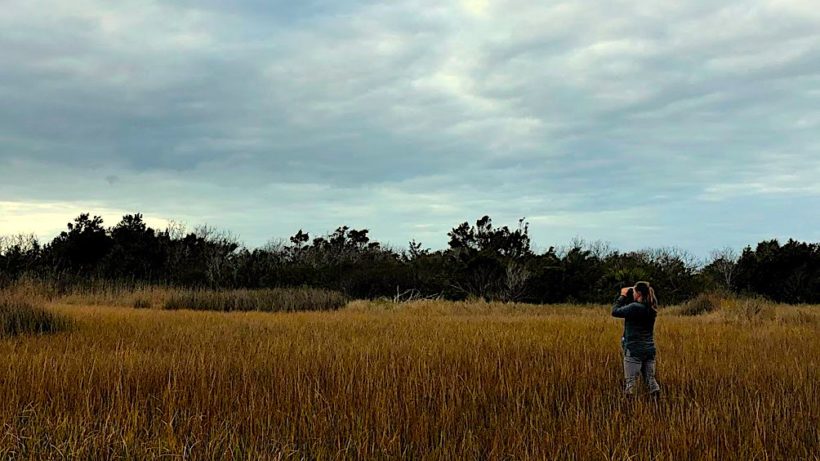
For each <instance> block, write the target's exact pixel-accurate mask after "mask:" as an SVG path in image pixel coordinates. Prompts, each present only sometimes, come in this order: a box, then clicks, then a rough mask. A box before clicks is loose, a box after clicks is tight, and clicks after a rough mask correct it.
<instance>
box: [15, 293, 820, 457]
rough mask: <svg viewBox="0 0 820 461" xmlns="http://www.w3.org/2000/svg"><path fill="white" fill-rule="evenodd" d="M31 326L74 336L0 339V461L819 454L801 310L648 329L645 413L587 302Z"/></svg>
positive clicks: (606, 322)
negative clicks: (654, 372)
mask: <svg viewBox="0 0 820 461" xmlns="http://www.w3.org/2000/svg"><path fill="white" fill-rule="evenodd" d="M744 309H745V308H744ZM749 309H751V310H752V311H754V309H752V308H749ZM49 310H52V311H54V312H59V313H63V314H65V315H68V316H70V317H71V318H73V319H74V321H75V322H76V324H77V328H74V329H72V330H71V331H69V332H68V333H66V334H60V335H54V336H32V337H26V338H25V339H22V340H11V339H5V340H0V369H2V370H3V373H2V375H0V395H2V396H3V398H2V399H0V426H2V428H3V431H2V434H0V459H27V460H41V459H42V460H47V459H157V458H165V457H167V458H171V459H192V460H199V459H434V460H435V459H442V460H445V459H446V460H452V459H489V460H494V459H658V460H672V459H817V454H818V453H820V432H819V431H818V427H820V388H818V386H817V382H819V381H820V363H818V361H820V359H818V357H820V336H819V335H818V334H817V333H818V329H817V326H818V324H817V322H816V320H808V319H810V318H811V319H817V318H818V315H819V312H818V311H819V309H818V308H817V307H808V306H804V307H801V308H799V310H796V311H792V310H789V311H786V310H784V308H783V307H782V306H772V310H773V312H774V313H775V317H774V318H773V319H767V318H761V319H760V320H759V321H757V322H755V323H745V322H738V321H735V320H733V319H730V318H724V317H722V316H720V315H718V314H717V313H713V314H710V315H702V316H694V317H684V316H676V315H668V314H663V315H662V316H661V317H659V319H658V323H657V342H658V349H659V356H658V377H659V379H660V382H661V385H662V387H663V393H664V395H663V398H662V399H661V400H660V401H659V402H653V401H651V400H650V399H648V398H647V396H645V395H641V396H640V397H639V398H638V399H636V400H635V401H632V402H630V401H626V400H624V399H623V397H622V395H621V384H622V375H621V373H622V372H621V356H620V352H619V347H618V338H619V337H620V334H621V329H622V325H621V322H619V321H617V320H615V319H612V318H611V317H609V314H608V309H607V308H606V307H604V306H588V307H585V308H575V309H573V308H572V307H570V306H528V305H516V304H499V303H447V302H433V301H418V302H411V303H403V304H397V305H386V304H384V303H368V302H354V303H351V304H350V305H349V306H348V307H346V308H343V309H340V310H334V311H326V312H294V313H281V312H273V313H264V312H241V313H222V312H195V311H190V310H179V311H166V310H161V309H141V310H134V309H111V308H108V307H103V306H83V305H77V304H70V305H67V304H64V303H63V304H57V305H53V306H49ZM781 312H788V313H789V314H788V315H787V314H782V313H781ZM794 312H799V313H800V314H799V316H798V315H792V314H793V313H794ZM787 318H788V319H792V320H788V321H781V320H784V319H787ZM795 319H798V320H799V321H798V320H795Z"/></svg>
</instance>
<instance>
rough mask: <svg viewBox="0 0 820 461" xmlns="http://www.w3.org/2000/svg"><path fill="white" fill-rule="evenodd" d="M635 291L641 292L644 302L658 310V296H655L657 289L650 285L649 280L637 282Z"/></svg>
mask: <svg viewBox="0 0 820 461" xmlns="http://www.w3.org/2000/svg"><path fill="white" fill-rule="evenodd" d="M635 291H637V292H638V293H640V294H641V298H642V301H643V303H644V304H646V305H647V306H649V307H651V308H652V309H653V310H656V311H657V310H658V298H657V297H656V296H655V289H654V288H652V286H650V285H649V282H638V283H636V284H635Z"/></svg>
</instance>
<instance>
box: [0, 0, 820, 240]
mask: <svg viewBox="0 0 820 461" xmlns="http://www.w3.org/2000/svg"><path fill="white" fill-rule="evenodd" d="M43 11H48V12H49V14H43ZM0 59H2V62H3V63H4V65H3V67H2V68H0V97H2V98H3V101H4V104H3V106H2V107H0V200H2V201H4V203H7V204H8V203H12V202H13V203H15V204H17V205H15V206H18V207H19V206H23V207H31V208H32V210H37V209H42V207H46V208H48V207H49V206H52V204H53V206H54V207H55V208H53V209H54V210H68V209H69V208H71V207H75V208H77V207H80V208H81V207H82V206H91V205H93V206H95V207H98V208H99V209H104V210H129V209H130V210H140V211H144V212H145V213H146V214H149V215H151V216H157V217H163V219H181V220H185V221H188V222H192V223H197V222H209V223H212V224H216V225H221V226H225V227H227V228H229V229H231V230H234V231H236V232H238V233H239V234H240V235H241V236H243V237H244V238H246V240H248V242H249V243H250V244H254V245H255V244H261V243H262V242H264V241H265V240H266V239H268V238H270V237H275V236H280V237H281V236H285V235H288V233H290V232H291V231H294V230H296V229H298V228H299V227H305V228H309V229H311V230H313V231H314V232H316V231H319V232H321V231H325V230H331V229H332V228H334V227H335V226H337V225H341V224H352V225H355V226H368V227H371V228H372V229H373V231H374V235H375V236H376V237H377V238H380V239H383V240H390V241H392V242H394V243H396V244H403V243H404V242H405V241H407V240H409V239H410V238H413V237H415V238H420V239H422V240H423V241H426V242H429V243H430V244H431V245H433V246H440V245H443V244H444V243H445V241H446V232H447V230H448V229H449V228H450V227H452V226H453V225H455V224H457V223H458V222H460V221H462V220H465V219H475V218H477V217H479V216H481V215H483V214H491V215H492V216H494V217H497V218H496V219H497V220H509V222H510V223H514V222H515V221H516V220H517V219H518V218H519V217H521V216H530V217H532V219H533V221H532V222H533V226H532V230H533V232H534V233H535V234H536V238H540V239H543V240H545V241H546V242H545V243H544V244H545V245H548V244H549V242H550V241H554V240H556V239H565V238H571V236H572V235H577V234H580V235H582V236H584V237H591V238H602V239H605V240H611V241H613V243H616V244H621V245H630V246H638V247H639V246H642V245H643V244H646V243H653V244H657V243H660V244H664V242H667V243H668V244H676V243H677V242H684V243H686V242H688V243H686V244H687V245H690V246H691V247H692V248H694V247H699V248H700V247H707V246H709V245H712V246H715V247H717V246H723V245H724V244H732V245H736V246H737V245H739V244H742V243H748V242H746V241H742V240H741V238H747V236H740V234H739V233H738V229H739V228H737V227H735V226H733V223H743V222H748V220H749V216H753V215H757V214H760V213H762V212H768V211H769V210H770V209H775V208H777V207H784V206H788V205H789V204H790V203H792V202H793V200H795V198H796V197H797V198H799V200H808V201H812V200H814V201H816V200H817V198H818V195H820V190H818V189H817V187H816V186H815V183H816V180H815V179H814V178H815V177H816V173H817V169H818V164H817V161H816V160H815V159H817V158H818V154H820V143H818V142H817V141H816V135H815V134H814V133H815V132H816V130H817V127H818V124H820V119H818V117H817V111H816V109H815V108H816V107H817V105H818V102H820V16H819V15H818V13H817V12H816V8H814V7H813V5H812V4H811V2H805V1H797V0H791V1H786V0H781V1H749V2H723V3H721V2H718V3H715V2H711V1H709V2H707V1H692V2H672V1H660V2H652V3H632V4H622V3H621V4H611V3H607V2H593V3H590V2H580V1H570V2H561V3H556V4H537V3H532V2H525V1H523V0H493V1H484V0H481V1H474V0H470V1H466V0H457V1H456V0H454V1H450V2H440V1H432V0H429V1H428V0H398V1H395V2H390V3H387V4H385V3H381V2H370V1H366V2H350V1H337V2H327V1H319V0H316V1H305V2H291V3H289V4H288V5H285V6H282V5H278V4H277V5H272V4H270V3H269V2H261V1H258V0H254V1H241V2H234V3H232V4H230V5H228V4H225V3H223V2H216V1H211V0H208V1H202V2H191V1H180V2H176V3H169V2H158V1H136V0H126V1H122V2H103V1H101V0H77V1H73V2H68V3H66V2H57V1H54V0H26V1H23V0H8V1H7V2H5V3H4V8H3V9H2V10H0ZM748 197H757V198H758V199H760V198H761V197H765V200H757V201H756V202H755V201H752V202H749V201H747V200H746V199H747V198H748ZM764 203H765V206H766V207H770V208H766V209H763V208H762V207H763V206H764V205H763V204H764ZM21 204H24V205H21ZM25 204H28V205H25ZM739 204H742V205H743V206H738V205H739ZM75 205H76V206H75ZM38 207H40V208H38ZM75 208H71V209H75ZM89 211H92V212H93V211H94V210H89ZM32 213H35V212H34V211H32ZM36 213H39V211H38V212H36ZM72 214H74V213H73V212H72V213H70V214H69V215H67V216H62V217H60V218H59V220H60V222H61V223H63V224H64V222H65V221H67V220H68V219H70V218H71V217H72V216H71V215H72ZM680 215H684V216H700V215H703V216H704V217H705V218H706V219H710V220H711V221H710V223H709V225H703V224H699V223H698V220H690V221H687V220H681V219H680V218H679V216H680ZM4 216H6V215H5V214H4ZM8 216H11V215H8ZM15 216H17V217H18V218H16V219H17V221H15V224H13V225H12V224H11V218H6V219H5V220H4V221H0V234H2V233H10V232H12V231H17V230H18V229H20V228H22V227H26V225H28V226H29V228H30V230H35V231H38V232H42V233H48V232H53V230H54V229H55V226H56V224H46V222H47V221H48V222H49V223H52V222H53V220H56V219H58V218H57V217H56V216H55V215H49V216H55V217H54V218H53V219H52V218H48V219H46V218H44V217H42V216H40V217H37V218H36V219H35V218H32V219H28V218H24V217H23V216H24V215H22V214H17V215H15ZM26 216H27V215H26ZM32 216H33V215H32ZM38 216H39V215H38ZM639 217H645V219H648V220H650V221H653V222H651V223H644V222H641V223H640V224H637V223H634V222H633V221H630V220H631V219H638V218H639ZM621 219H623V225H618V224H619V223H620V220H621ZM807 219H809V218H807ZM810 219H814V218H810ZM630 222H632V224H630ZM21 223H23V224H21ZM26 223H27V224H26ZM814 224H815V225H816V224H820V222H814ZM709 226H714V229H712V230H709V229H711V228H710V227H709ZM59 227H62V224H61V225H60V226H59ZM729 228H731V229H733V230H732V234H731V235H729V234H730V233H729V231H728V230H721V229H729ZM715 229H717V231H716V230H715ZM741 230H742V229H741ZM772 232H773V233H774V234H777V235H780V234H789V233H790V232H794V233H795V234H794V236H795V237H798V238H801V237H802V238H812V237H811V235H812V234H810V233H806V232H805V230H804V228H803V227H802V226H799V225H794V223H789V222H784V223H783V224H782V226H781V227H773V228H772ZM797 232H802V234H798V233H797ZM586 234H594V235H586ZM693 236H696V237H693Z"/></svg>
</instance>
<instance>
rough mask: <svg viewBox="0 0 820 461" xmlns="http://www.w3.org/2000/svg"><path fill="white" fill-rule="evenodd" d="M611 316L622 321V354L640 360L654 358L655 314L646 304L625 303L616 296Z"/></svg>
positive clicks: (625, 299)
mask: <svg viewBox="0 0 820 461" xmlns="http://www.w3.org/2000/svg"><path fill="white" fill-rule="evenodd" d="M612 316H613V317H618V318H622V319H624V336H623V338H622V339H621V343H622V345H623V348H624V353H626V352H629V355H631V356H633V357H638V358H640V359H642V360H651V359H653V358H655V333H654V330H655V317H656V316H657V312H655V310H654V309H652V308H651V307H649V306H647V305H646V304H643V303H639V302H636V301H632V302H629V303H628V302H627V298H626V297H624V296H618V299H616V300H615V304H614V305H613V306H612Z"/></svg>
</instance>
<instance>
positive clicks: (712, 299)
mask: <svg viewBox="0 0 820 461" xmlns="http://www.w3.org/2000/svg"><path fill="white" fill-rule="evenodd" d="M722 304H723V296H721V295H720V294H718V293H701V294H699V295H698V296H697V297H695V298H693V299H691V300H689V301H687V302H686V303H684V304H682V305H681V306H680V307H679V308H678V311H677V314H678V315H685V316H693V315H703V314H708V313H710V312H715V311H717V310H719V309H720V308H721V305H722Z"/></svg>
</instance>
